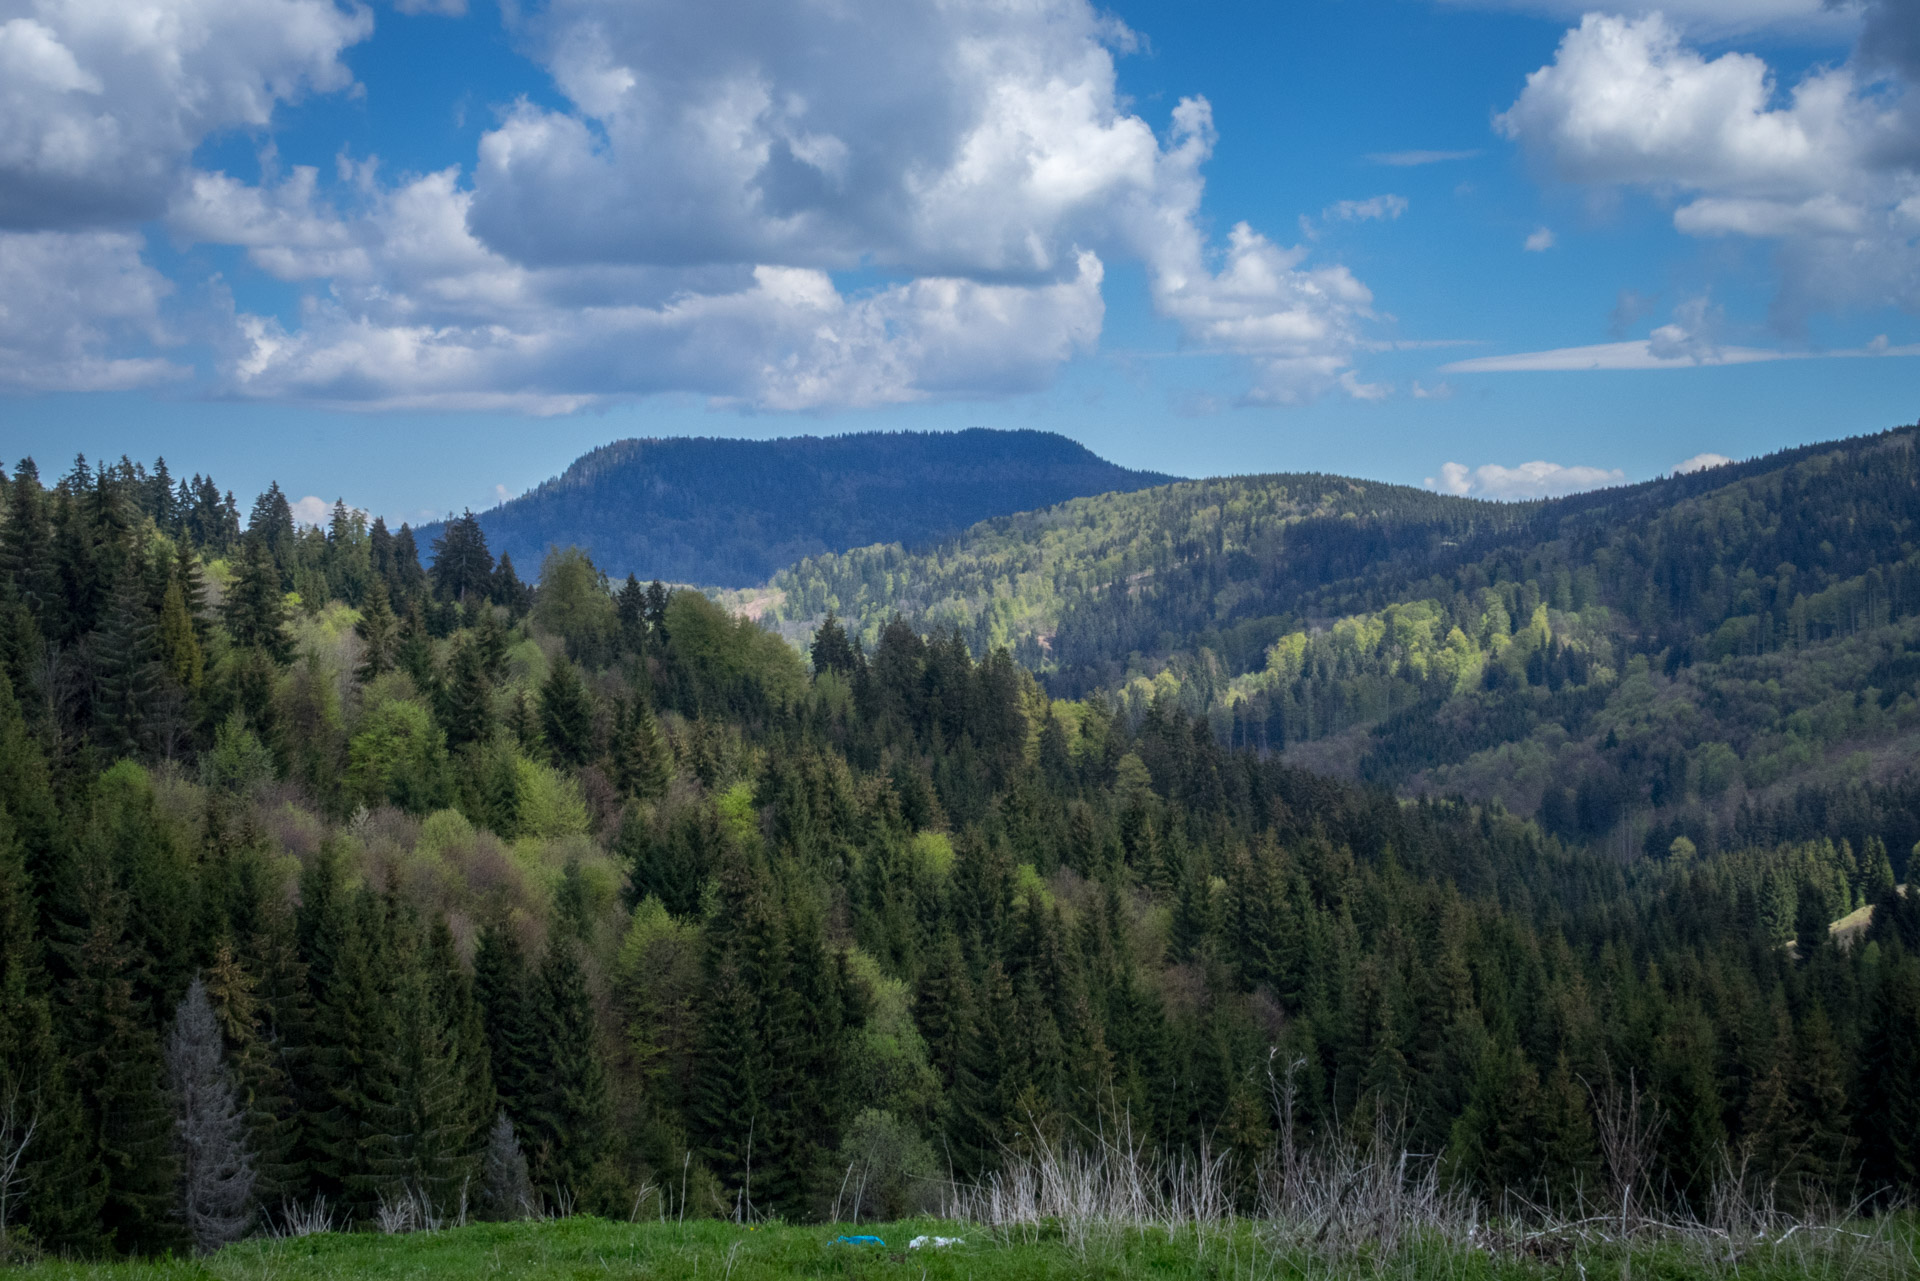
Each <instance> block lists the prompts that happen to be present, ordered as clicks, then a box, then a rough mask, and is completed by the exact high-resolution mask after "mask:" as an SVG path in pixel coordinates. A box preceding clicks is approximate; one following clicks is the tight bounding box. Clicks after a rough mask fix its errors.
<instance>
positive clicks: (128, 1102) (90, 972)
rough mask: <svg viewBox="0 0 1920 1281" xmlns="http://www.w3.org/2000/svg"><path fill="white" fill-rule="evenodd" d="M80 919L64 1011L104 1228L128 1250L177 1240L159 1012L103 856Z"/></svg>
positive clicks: (84, 890) (89, 873) (81, 886)
mask: <svg viewBox="0 0 1920 1281" xmlns="http://www.w3.org/2000/svg"><path fill="white" fill-rule="evenodd" d="M76 890H77V895H78V898H77V902H76V903H75V906H76V908H77V909H78V910H77V912H76V915H77V916H78V917H79V919H81V920H82V921H84V922H85V925H84V926H83V933H82V934H81V936H80V938H79V939H78V940H77V942H76V945H75V947H74V952H73V962H72V970H73V975H74V977H72V978H71V979H69V980H68V982H67V985H66V990H65V992H64V993H63V994H62V1000H61V1003H60V1008H59V1010H58V1014H57V1021H58V1026H59V1027H60V1030H61V1033H62V1039H63V1040H64V1042H65V1051H66V1061H67V1064H68V1069H69V1073H70V1080H71V1081H72V1084H73V1089H74V1093H75V1095H76V1096H77V1097H78V1098H79V1100H80V1101H81V1107H82V1117H83V1125H84V1127H85V1133H86V1145H87V1150H86V1157H87V1161H88V1164H89V1165H90V1166H91V1172H90V1178H89V1182H90V1183H91V1185H92V1187H91V1188H90V1189H89V1192H90V1195H91V1197H92V1198H97V1202H96V1203H97V1204H98V1206H99V1210H98V1215H99V1222H100V1227H101V1231H102V1233H103V1235H104V1238H105V1240H106V1242H107V1243H108V1244H109V1245H111V1246H112V1247H113V1248H114V1249H117V1250H121V1251H139V1250H147V1249H153V1248H156V1247H158V1246H160V1245H163V1244H164V1243H166V1242H167V1241H168V1240H169V1239H170V1238H171V1236H172V1233H171V1231H170V1229H169V1219H170V1210H171V1208H172V1202H173V1183H174V1163H173V1159H172V1155H171V1152H170V1149H169V1144H168V1109H167V1102H166V1096H165V1094H164V1092H163V1089H162V1066H161V1054H160V1041H159V1038H158V1037H157V1036H156V1035H155V1034H154V1030H153V1029H154V1023H155V1020H154V1018H153V1012H152V1011H151V1010H149V1009H143V1008H141V1007H140V1005H139V1003H138V1002H137V1001H136V1000H135V997H134V978H135V976H136V971H135V968H134V967H135V957H134V954H133V948H132V947H131V945H130V941H129V939H128V937H127V934H126V921H127V915H128V910H129V907H128V904H127V901H126V897H125V895H124V893H123V892H122V891H121V890H120V889H119V887H117V886H116V885H115V884H114V883H113V880H112V877H111V874H110V873H109V871H108V869H106V868H104V867H102V866H100V865H99V861H98V859H97V858H92V859H90V860H89V864H88V865H87V866H85V867H84V868H83V869H82V870H81V872H80V879H79V883H78V885H77V886H76Z"/></svg>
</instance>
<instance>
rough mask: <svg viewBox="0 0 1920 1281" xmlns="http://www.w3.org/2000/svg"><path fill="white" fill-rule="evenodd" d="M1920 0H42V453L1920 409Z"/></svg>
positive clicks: (1642, 440)
mask: <svg viewBox="0 0 1920 1281" xmlns="http://www.w3.org/2000/svg"><path fill="white" fill-rule="evenodd" d="M1914 84H1920V10H1917V9H1916V6H1914V5H1912V4H1910V3H1896V0H1865V2H1864V3H1859V4H1844V3H1843V4H1834V3H1822V0H1674V2H1673V3H1671V4H1668V5H1666V6H1664V7H1662V6H1656V5H1645V4H1638V3H1631V2H1628V0H1622V2H1621V3H1619V4H1616V5H1614V6H1612V7H1606V6H1600V7H1597V8H1594V9H1593V10H1592V11H1591V12H1589V11H1588V7H1587V6H1582V5H1579V4H1564V3H1560V2H1559V0H1504V2H1496V0H1489V2H1487V3H1473V2H1471V0H1319V2H1315V3H1268V4H1211V3H1187V4H1181V5H1174V4H1158V3H1125V2H1123V3H1119V4H1116V5H1113V6H1110V7H1106V8H1097V7H1093V6H1089V5H1087V4H1085V3H1082V2H1081V0H995V2H993V3H987V2H986V0H978V2H976V0H952V2H951V3H947V4H943V5H940V6H932V5H913V4H905V3H902V2H901V0H788V2H787V3H771V2H756V0H704V2H703V3H699V4H685V3H665V2H662V0H651V2H635V0H546V2H544V3H535V2H532V0H520V2H519V3H514V4H504V5H503V4H501V3H499V2H498V0H465V2H464V3H463V2H462V0H411V2H410V3H403V4H386V3H382V4H378V5H373V6H366V5H347V4H341V3H336V0H121V2H120V3H115V4H110V5H109V4H104V3H102V2H101V0H0V452H4V454H5V455H6V457H7V459H8V461H9V463H10V462H11V460H12V459H13V458H15V457H18V456H19V455H21V454H24V453H32V454H34V455H36V456H37V457H39V458H40V459H41V460H42V461H43V463H46V462H48V461H49V460H53V459H59V460H64V459H65V458H66V457H69V456H70V455H71V454H72V453H74V452H75V451H76V450H84V451H86V452H87V453H88V454H90V455H94V456H100V455H108V456H111V455H117V454H120V453H123V452H125V453H129V454H132V455H134V456H135V457H141V458H148V459H150V458H151V457H152V456H153V455H154V454H156V453H164V454H166V455H167V457H168V459H169V461H170V462H171V463H172V464H173V466H174V467H175V469H176V470H180V471H193V470H199V469H211V470H213V471H214V473H215V474H216V476H217V477H218V478H219V479H220V480H221V482H222V483H223V484H227V485H230V486H231V487H233V488H234V489H235V490H236V491H237V492H238V493H240V494H241V495H242V497H243V498H245V497H247V496H250V495H251V494H252V493H253V492H254V491H256V490H258V489H259V488H261V487H263V486H264V485H265V483H266V482H267V481H268V480H269V479H275V478H277V479H279V480H280V481H281V483H282V484H283V485H284V486H285V487H286V488H288V489H289V490H290V491H291V492H292V493H293V494H294V495H296V496H306V495H312V496H315V497H316V498H320V499H325V500H327V501H329V502H330V501H331V499H332V498H333V497H335V496H344V497H345V498H346V499H347V500H348V501H349V502H351V503H354V504H356V505H359V506H364V507H367V508H369V509H371V510H374V511H376V512H380V513H382V514H385V515H388V516H389V517H393V518H397V519H420V518H421V517H423V516H428V515H434V514H439V513H442V512H445V511H446V510H449V509H457V508H460V507H463V506H468V505H471V506H474V507H482V506H486V505H490V504H491V503H492V502H494V501H496V500H497V499H498V498H499V497H500V496H503V495H510V494H513V493H517V492H519V491H521V490H522V489H525V488H526V487H528V486H530V485H532V484H535V483H538V482H539V481H540V480H542V479H544V478H545V477H547V476H549V475H551V474H553V473H554V472H556V471H558V470H559V469H560V468H561V467H563V466H564V465H565V464H566V463H567V462H568V461H569V460H570V459H572V458H573V457H574V456H576V455H577V454H579V453H581V452H583V451H584V450H585V449H588V448H591V447H592V446H593V445H596V444H600V443H603V442H605V441H607V440H610V439H615V438H618V437H622V436H631V435H677V434H721V435H747V436H772V435H789V434H798V433H810V432H834V431H852V430H873V429H895V428H912V429H944V428H958V427H966V426H974V425H984V426H996V427H1041V428H1047V429H1052V430H1057V431H1061V432H1065V433H1067V434H1069V435H1071V436H1074V437H1075V438H1077V439H1079V440H1081V441H1083V442H1085V443H1086V444H1087V445H1089V446H1091V447H1092V448H1094V449H1096V450H1097V451H1099V452H1100V453H1102V454H1104V455H1106V456H1108V457H1110V458H1113V459H1115V460H1116V461H1119V462H1122V463H1126V464H1130V465H1135V466H1142V467H1152V468H1156V469H1160V470H1164V471H1170V472H1175V473H1179V474H1186V475H1200V474H1212V473H1220V472H1246V471H1269V470H1326V471H1338V472H1347V473H1353V474H1359V475H1365V476H1372V477H1378V478H1382V479H1387V480H1394V481H1402V482H1406V483H1410V484H1423V483H1424V484H1429V485H1432V486H1434V487H1436V488H1444V489H1449V490H1452V491H1454V492H1463V493H1476V494H1483V495H1487V496H1494V497H1503V496H1521V495H1527V494H1534V493H1542V492H1565V491H1566V490H1569V489H1572V488H1578V487H1583V486H1588V485H1593V484H1599V483H1608V482H1611V481H1614V480H1618V479H1629V480H1631V479H1641V478H1644V477H1647V476H1651V475H1655V474H1658V473H1661V472H1664V471H1667V470H1670V469H1671V468H1673V467H1674V466H1676V465H1679V464H1682V463H1683V462H1685V461H1686V460H1689V459H1699V458H1702V457H1705V458H1708V459H1709V460H1710V459H1711V458H1712V457H1713V456H1732V457H1740V456H1746V455H1750V454H1754V453H1759V452H1763V451H1765V450H1768V449H1773V448H1778V447H1781V446H1785V445H1790V444H1795V443H1800V442H1804V441H1807V440H1813V439H1820V438H1826V437H1832V436H1839V435H1847V434H1852V433H1856V432H1862V431H1871V430H1878V429H1881V428H1883V427H1887V426H1892V425H1895V424H1897V423H1901V422H1910V421H1912V420H1913V419H1914V417H1915V414H1916V402H1917V401H1920V397H1916V396H1915V395H1913V394H1912V392H1913V389H1915V388H1916V387H1917V386H1920V359H1916V358H1915V355H1914V353H1915V352H1920V324H1917V323H1916V321H1915V316H1914V313H1915V309H1916V306H1920V243H1917V238H1920V170H1917V169H1916V160H1917V159H1920V92H1916V91H1914V90H1913V89H1912V88H1911V87H1910V86H1912V85H1914Z"/></svg>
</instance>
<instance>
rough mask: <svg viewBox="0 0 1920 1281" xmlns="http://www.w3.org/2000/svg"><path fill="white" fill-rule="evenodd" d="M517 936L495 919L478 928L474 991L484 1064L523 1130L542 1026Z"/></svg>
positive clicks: (531, 1096) (529, 1113)
mask: <svg viewBox="0 0 1920 1281" xmlns="http://www.w3.org/2000/svg"><path fill="white" fill-rule="evenodd" d="M529 983H530V976H529V975H528V972H527V962H526V957H525V955H524V954H523V953H522V952H521V950H520V941H519V938H518V937H517V936H516V935H515V934H514V933H513V931H512V930H510V929H508V928H505V927H503V926H502V925H500V924H499V923H497V922H492V923H489V924H488V925H487V926H486V927H485V928H483V929H482V930H481V931H480V941H479V943H478V945H477V946H476V947H475V948H474V953H473V995H474V1004H475V1005H476V1006H477V1007H478V1010H479V1014H480V1021H481V1025H482V1027H483V1028H484V1030H485V1036H486V1046H487V1065H488V1074H489V1078H490V1080H491V1081H492V1084H493V1088H494V1089H495V1090H496V1091H498V1093H499V1097H500V1103H501V1106H502V1107H503V1108H505V1109H506V1111H507V1113H508V1115H509V1116H511V1117H512V1118H513V1119H514V1124H515V1127H516V1129H518V1130H520V1131H523V1132H524V1131H525V1129H526V1127H527V1125H528V1123H529V1118H530V1117H531V1116H532V1113H533V1107H534V1092H535V1090H536V1088H537V1082H536V1079H535V1073H536V1071H537V1065H538V1062H539V1056H540V1052H541V1051H540V1029H539V1026H538V1024H537V1022H536V1016H535V1006H534V994H533V992H532V991H531V990H530V987H529Z"/></svg>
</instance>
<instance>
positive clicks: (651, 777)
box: [613, 694, 673, 800]
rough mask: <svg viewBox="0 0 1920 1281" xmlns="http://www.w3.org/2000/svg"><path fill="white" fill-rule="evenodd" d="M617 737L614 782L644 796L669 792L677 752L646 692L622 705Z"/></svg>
mask: <svg viewBox="0 0 1920 1281" xmlns="http://www.w3.org/2000/svg"><path fill="white" fill-rule="evenodd" d="M617 725H618V728H617V730H616V732H615V736H614V741H613V782H614V786H616V787H618V788H619V789H620V790H621V792H622V793H624V794H625V795H627V796H632V797H637V798H639V799H640V800H656V799H658V798H659V797H661V796H663V795H665V793H666V790H667V782H668V780H669V779H670V778H671V777H672V770H673V754H672V752H671V751H670V750H669V749H668V747H667V740H666V737H665V736H664V735H662V734H661V733H660V727H659V725H658V724H657V723H656V722H655V721H654V719H653V709H652V708H651V707H649V706H647V701H646V698H645V697H644V696H641V695H637V694H636V695H635V697H634V699H633V701H632V702H630V703H627V704H624V705H623V706H622V707H621V708H620V712H619V715H618V718H617Z"/></svg>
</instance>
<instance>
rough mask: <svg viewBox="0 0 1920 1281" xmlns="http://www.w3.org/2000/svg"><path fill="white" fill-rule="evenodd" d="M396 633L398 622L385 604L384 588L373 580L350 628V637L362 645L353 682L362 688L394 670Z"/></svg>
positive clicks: (385, 594) (379, 582)
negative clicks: (358, 613) (359, 684)
mask: <svg viewBox="0 0 1920 1281" xmlns="http://www.w3.org/2000/svg"><path fill="white" fill-rule="evenodd" d="M398 631H399V623H398V621H397V620H396V619H395V618H394V616H393V609H392V607H391V606H390V605H389V604H388V603H387V585H386V583H385V582H383V581H381V580H379V579H375V580H374V582H373V583H372V584H371V585H370V586H368V588H367V595H366V600H365V603H364V604H363V605H362V607H361V610H360V618H359V620H358V621H357V622H355V623H354V625H353V634H354V635H356V636H358V637H359V638H360V643H361V644H362V645H363V646H365V649H364V650H363V652H362V653H361V656H360V663H359V666H357V667H355V668H354V669H353V675H354V679H355V680H358V681H359V682H360V683H361V684H363V685H364V684H366V683H367V682H369V681H373V680H376V679H378V678H379V677H381V676H384V675H386V674H387V673H388V672H390V671H392V670H393V668H394V651H395V650H396V648H397V647H398V645H399V635H398Z"/></svg>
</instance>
